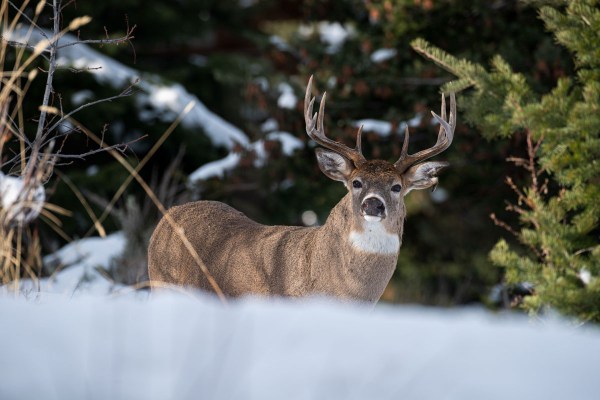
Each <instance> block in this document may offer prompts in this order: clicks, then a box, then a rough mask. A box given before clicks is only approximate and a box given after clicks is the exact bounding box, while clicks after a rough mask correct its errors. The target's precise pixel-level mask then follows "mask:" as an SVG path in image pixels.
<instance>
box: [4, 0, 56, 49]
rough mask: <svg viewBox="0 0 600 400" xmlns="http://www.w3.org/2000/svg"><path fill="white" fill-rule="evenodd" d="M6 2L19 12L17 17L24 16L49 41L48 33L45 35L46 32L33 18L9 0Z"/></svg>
mask: <svg viewBox="0 0 600 400" xmlns="http://www.w3.org/2000/svg"><path fill="white" fill-rule="evenodd" d="M8 4H10V6H11V7H12V8H14V9H15V10H16V11H17V13H18V14H19V17H23V18H25V19H26V20H27V22H29V23H30V24H31V26H34V27H36V28H37V29H38V30H39V31H40V34H41V35H42V36H43V37H45V38H46V39H47V40H48V41H49V42H50V38H49V37H48V35H46V32H45V31H44V30H43V29H42V28H40V27H39V25H38V24H37V23H36V22H35V21H34V20H32V19H31V18H29V16H28V15H27V14H25V13H24V12H22V11H21V9H20V8H19V7H17V6H16V5H15V4H14V3H13V2H12V1H11V0H8Z"/></svg>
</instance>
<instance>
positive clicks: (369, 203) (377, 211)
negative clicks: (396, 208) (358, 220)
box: [361, 197, 385, 220]
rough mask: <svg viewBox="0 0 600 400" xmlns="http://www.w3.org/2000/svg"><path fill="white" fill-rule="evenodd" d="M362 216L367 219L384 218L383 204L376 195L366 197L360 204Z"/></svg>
mask: <svg viewBox="0 0 600 400" xmlns="http://www.w3.org/2000/svg"><path fill="white" fill-rule="evenodd" d="M361 211H362V215H363V217H365V219H366V220H369V219H371V218H369V217H374V218H378V219H382V218H385V204H383V201H381V200H380V199H379V198H377V197H367V198H366V199H364V201H363V203H362V205H361Z"/></svg>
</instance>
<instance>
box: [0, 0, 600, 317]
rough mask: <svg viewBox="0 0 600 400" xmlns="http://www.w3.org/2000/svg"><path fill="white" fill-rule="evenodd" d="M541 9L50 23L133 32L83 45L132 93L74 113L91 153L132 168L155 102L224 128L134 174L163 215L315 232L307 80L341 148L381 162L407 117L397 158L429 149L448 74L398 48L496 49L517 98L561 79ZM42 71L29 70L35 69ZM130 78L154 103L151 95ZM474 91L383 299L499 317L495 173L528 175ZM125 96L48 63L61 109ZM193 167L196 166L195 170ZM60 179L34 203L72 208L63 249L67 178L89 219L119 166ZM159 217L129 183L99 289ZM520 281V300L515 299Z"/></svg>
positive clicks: (392, 151)
mask: <svg viewBox="0 0 600 400" xmlns="http://www.w3.org/2000/svg"><path fill="white" fill-rule="evenodd" d="M541 3H548V4H551V3H554V4H558V3H561V4H562V3H564V2H556V1H555V2H519V1H502V0H497V1H460V0H453V1H449V0H448V1H435V0H395V1H391V0H344V1H323V0H305V1H289V0H279V1H276V0H218V1H216V0H214V1H213V0H203V1H196V0H177V1H163V0H144V1H142V0H105V1H102V2H89V1H77V2H72V3H70V4H66V2H65V5H66V6H65V7H64V10H63V21H70V20H72V19H73V18H75V17H78V16H81V15H89V16H90V17H91V18H92V21H91V22H90V23H89V24H87V25H85V26H82V27H81V28H80V29H78V30H77V32H73V33H74V34H76V35H77V36H79V37H80V38H98V37H99V38H102V37H105V36H107V37H121V36H124V35H126V33H127V30H128V29H130V28H132V27H134V26H135V30H134V32H133V36H134V38H133V39H132V41H131V43H128V42H124V43H122V44H120V45H118V46H116V45H106V46H102V45H95V46H92V47H94V48H95V49H96V50H98V51H99V52H101V53H102V54H104V55H105V56H107V57H109V58H110V59H112V60H114V61H116V62H118V63H120V64H121V65H123V66H126V67H128V68H131V69H133V70H135V71H136V74H139V77H140V84H139V85H138V86H137V87H136V86H134V88H135V89H134V90H135V93H134V94H133V95H131V96H127V97H124V98H120V99H117V100H115V101H111V102H106V103H102V104H98V105H95V106H93V107H89V108H87V109H83V110H81V111H80V112H79V113H77V114H76V116H75V117H76V118H77V120H78V121H80V122H82V123H83V124H84V125H85V126H86V127H87V128H88V129H90V130H91V131H93V132H96V134H98V135H100V134H102V135H103V138H104V140H105V141H106V142H107V143H111V144H112V143H124V142H128V141H131V140H135V139H136V138H141V139H140V140H138V141H135V142H134V143H132V144H131V145H129V147H128V149H127V151H126V152H125V155H126V157H127V158H128V160H129V162H131V163H132V164H133V165H136V164H137V163H139V161H140V160H141V159H143V158H144V156H145V155H146V154H147V153H148V151H149V150H150V149H151V148H152V146H153V145H154V144H155V143H156V142H157V141H158V140H159V139H160V138H161V136H162V135H163V133H164V132H165V131H166V130H167V128H168V127H169V126H170V125H171V123H172V121H173V120H174V118H175V117H176V116H177V113H176V112H173V110H172V109H170V110H169V109H168V107H163V108H161V107H160V106H159V105H160V104H163V105H164V104H167V103H169V102H171V103H172V102H175V101H176V100H178V99H179V100H181V99H182V98H187V97H185V96H188V95H189V96H192V97H193V96H196V97H197V99H198V100H199V101H200V102H201V103H203V104H204V105H205V106H206V108H207V109H208V110H209V111H210V113H211V114H210V115H213V114H215V115H217V116H220V117H221V118H222V119H223V120H224V121H226V122H224V123H225V124H227V129H226V130H229V131H232V130H233V132H237V134H239V136H238V138H242V139H239V140H238V141H236V140H233V141H231V140H229V139H227V140H225V139H223V138H221V139H222V140H219V138H218V137H215V136H218V135H219V134H220V133H219V132H221V128H219V129H216V128H215V130H212V131H211V130H210V128H207V127H210V125H209V124H204V123H202V122H200V123H197V124H194V123H193V121H191V120H190V121H188V122H189V123H187V124H186V123H185V120H184V122H183V123H181V124H179V125H178V126H177V128H176V129H175V131H174V132H173V133H172V134H171V135H170V136H169V137H168V139H167V140H166V141H165V142H164V144H162V145H161V146H160V147H159V149H158V151H157V152H156V153H155V154H153V156H152V158H151V159H150V161H149V162H148V164H147V165H145V166H144V168H143V169H142V170H141V174H142V176H143V177H144V178H145V179H146V180H147V181H148V182H151V184H152V185H153V186H152V187H153V188H154V189H155V190H156V191H157V193H159V194H160V197H161V200H162V201H163V202H164V203H165V204H166V205H173V204H177V203H181V202H184V201H189V200H195V199H211V200H219V201H223V202H226V203H228V204H230V205H232V206H234V207H235V208H237V209H239V210H241V211H243V212H244V213H246V214H247V215H248V216H249V217H251V218H252V219H254V220H256V221H259V222H261V223H265V224H285V225H302V224H304V225H311V224H319V223H323V222H324V221H325V219H326V218H327V215H328V213H329V210H331V208H332V207H333V206H334V205H335V204H336V203H337V202H338V201H339V200H340V199H341V197H342V196H343V195H344V194H345V189H344V187H343V186H342V185H341V184H339V183H337V182H333V181H330V180H329V179H328V178H326V177H325V176H324V175H323V174H322V173H321V172H320V171H319V169H318V166H317V163H316V162H315V156H314V144H313V143H310V141H309V140H308V138H307V136H306V133H305V128H304V120H303V111H302V109H303V96H304V90H305V88H306V84H307V81H308V78H309V77H310V75H314V80H315V87H314V92H315V93H316V94H322V93H323V92H324V91H327V92H328V103H327V111H326V117H325V124H326V129H327V132H328V135H329V136H330V137H333V138H335V139H336V140H339V141H342V142H344V143H346V144H349V145H350V144H352V143H353V141H354V137H355V133H356V128H357V126H358V125H359V124H361V123H363V124H365V135H364V139H363V143H364V153H365V155H366V156H367V157H368V158H383V159H387V160H390V161H393V160H395V159H397V157H398V155H399V153H400V148H401V144H402V139H403V132H404V127H405V126H406V124H408V126H409V127H410V129H411V142H410V146H411V148H410V152H411V153H412V152H416V151H418V150H421V149H424V148H427V147H430V146H432V145H433V143H434V142H435V138H436V135H437V127H436V126H435V125H433V124H432V121H431V114H430V111H431V110H433V111H435V112H437V113H439V110H440V92H441V90H442V86H443V85H445V84H446V85H447V84H448V82H450V81H452V80H454V79H455V78H456V74H451V73H449V72H448V71H447V69H448V68H446V69H443V68H440V66H438V65H436V63H435V62H432V61H431V60H430V59H427V58H426V57H423V55H421V54H419V52H417V51H415V48H414V47H415V46H414V42H413V41H414V40H415V39H418V38H422V39H424V40H426V41H427V42H428V43H430V44H431V45H433V46H435V47H437V48H439V49H441V50H443V51H444V52H445V53H446V54H451V55H453V56H454V57H456V58H457V59H464V60H468V61H469V62H471V63H473V64H480V65H482V68H485V69H491V70H494V68H496V69H498V68H497V65H496V66H493V65H492V64H491V60H493V59H494V57H497V56H500V57H501V58H502V59H503V60H504V61H505V62H506V63H507V64H508V65H510V67H511V68H512V72H513V73H514V74H518V76H519V77H520V78H521V79H522V82H525V83H526V85H527V87H528V88H530V90H531V91H532V92H534V93H540V94H545V93H548V92H550V91H551V90H552V89H553V88H554V87H555V86H556V85H557V82H558V80H559V79H560V78H563V77H567V76H571V75H573V74H574V71H575V62H574V61H573V57H572V56H571V53H570V52H569V51H568V50H566V49H565V48H564V47H563V46H562V45H561V44H559V43H557V41H556V38H555V36H554V35H553V34H552V33H551V32H549V30H548V26H547V25H546V24H545V22H544V21H543V20H542V19H541V18H540V6H539V4H541ZM560 7H564V5H562V6H560ZM33 8H34V7H33V6H32V7H31V10H29V9H28V10H27V12H29V13H32V12H33ZM31 15H32V14H31ZM50 17H51V14H50V13H47V14H42V16H41V18H40V20H39V22H38V24H39V25H40V26H45V27H51V26H52V21H51V20H50ZM411 43H413V46H411ZM430 58H431V57H430ZM434 61H435V60H434ZM437 64H440V60H439V59H438V60H437ZM43 65H44V61H43V60H39V62H38V65H37V66H38V67H39V68H43ZM491 65H492V66H491ZM457 68H458V67H457ZM488 83H489V84H490V85H492V86H493V84H494V82H493V81H492V82H488ZM496 83H497V84H498V85H500V82H496ZM145 84H151V85H154V86H152V88H154V89H156V88H163V89H164V92H160V96H158V95H157V93H159V92H157V91H154V93H153V92H151V90H149V89H148V86H144V85H145ZM473 85H474V88H475V90H479V89H481V86H478V85H477V84H473V83H472V84H471V86H472V88H471V89H466V91H462V92H459V93H458V94H457V103H458V108H459V111H458V127H457V129H456V134H455V140H454V143H453V144H452V146H451V148H450V149H449V150H447V151H446V152H445V153H443V154H442V155H441V156H438V157H437V159H439V160H447V161H449V162H450V163H451V167H450V168H448V169H447V170H446V171H444V173H443V174H442V176H441V179H440V185H439V186H438V188H437V190H436V191H435V192H430V191H418V192H412V193H410V194H409V195H408V197H407V199H406V201H407V207H408V218H407V220H406V224H405V233H404V240H403V245H402V248H401V252H400V257H399V260H398V268H397V271H396V273H395V274H394V277H393V279H392V281H391V283H390V285H389V287H388V288H387V289H386V291H385V293H384V296H383V299H382V300H383V301H386V302H396V303H421V304H428V305H440V306H453V305H464V304H471V303H484V304H487V305H490V306H493V307H503V306H510V304H511V302H513V300H514V298H515V296H516V297H518V296H520V294H516V295H515V293H514V291H515V290H517V291H518V289H519V288H518V287H517V288H516V287H515V286H514V285H515V283H518V281H519V279H520V278H519V279H513V280H512V282H511V285H513V286H510V287H509V286H507V284H506V276H505V275H506V269H505V268H504V267H503V266H502V265H499V264H501V263H498V262H495V263H493V262H492V260H491V258H490V252H491V251H492V249H494V246H495V245H496V244H497V243H498V241H499V240H501V239H505V240H506V243H508V244H507V245H508V246H516V249H517V250H516V251H517V252H522V251H523V250H522V249H523V248H526V246H521V245H520V244H519V243H518V242H519V240H518V235H513V234H511V233H510V232H509V231H508V230H507V229H506V227H507V226H508V227H511V226H512V227H514V229H515V230H516V231H519V228H518V225H519V223H520V221H519V219H518V216H519V214H518V213H514V212H512V211H511V210H507V209H506V204H507V203H513V202H516V201H517V200H518V198H517V195H516V194H515V192H514V190H513V189H511V187H510V185H507V184H506V181H505V179H506V177H507V176H508V177H511V179H512V181H513V182H514V183H515V185H517V186H519V187H520V186H522V185H528V179H529V178H530V173H529V172H528V171H527V170H526V169H523V168H521V167H520V166H519V165H518V163H517V165H516V163H514V162H508V161H507V158H508V157H517V158H518V157H525V158H527V156H528V152H527V149H528V148H527V140H528V139H531V138H530V137H529V136H528V135H527V134H526V132H527V131H526V130H524V129H522V128H521V127H514V126H511V127H508V128H506V131H507V132H508V131H509V133H504V134H503V135H495V134H492V133H491V132H489V131H486V129H485V127H486V126H487V125H486V124H485V123H478V122H479V121H478V120H477V116H478V114H477V113H475V112H474V111H473V110H472V109H471V110H470V109H468V107H467V106H473V104H474V101H473V99H477V98H476V97H472V96H471V97H470V99H471V101H470V102H466V98H467V96H470V95H469V94H468V93H470V91H471V92H472V91H473ZM125 86H126V84H120V85H119V84H118V83H116V84H115V82H114V81H113V82H111V80H110V77H109V79H98V78H97V77H95V76H94V73H93V71H88V72H86V71H81V70H77V71H73V70H72V69H71V70H70V69H69V68H65V69H59V70H58V71H57V73H56V75H55V80H54V87H55V91H56V94H55V97H53V99H54V100H53V101H54V103H53V105H54V106H57V104H58V103H59V101H60V105H61V107H64V108H65V109H73V108H76V107H78V106H79V105H81V104H82V103H84V102H89V101H94V100H96V99H100V98H103V97H109V96H113V95H115V93H118V92H119V91H120V90H122V89H123V88H124V87H125ZM467 86H469V85H463V87H462V88H460V89H465V88H466V87H467ZM446 88H451V86H446ZM43 90H44V80H43V79H37V80H36V81H35V82H34V84H33V85H32V86H31V88H30V89H29V93H28V99H30V101H29V102H27V103H25V104H24V105H23V107H24V110H25V111H24V115H26V116H28V117H27V118H28V119H27V120H26V124H27V123H31V124H32V125H34V124H35V123H36V122H37V121H36V119H35V116H36V113H38V111H37V109H36V107H37V105H36V104H39V101H41V99H42V96H43ZM184 94H185V96H184ZM155 95H156V96H158V97H156V96H155ZM153 96H155V97H153ZM482 96H485V95H484V94H482ZM488 97H489V96H488ZM492 97H493V96H492ZM538 97H539V96H538ZM483 98H485V97H483ZM36 101H37V103H36ZM502 101H504V98H502V99H501V102H500V103H499V104H500V106H498V108H501V107H502ZM161 102H162V103H161ZM157 104H158V105H157ZM475 104H476V103H475ZM183 105H185V104H183ZM479 111H481V110H479ZM480 114H481V112H480ZM207 115H208V114H207ZM211 118H212V117H211ZM487 122H488V125H489V121H487ZM502 123H503V121H501V120H499V122H498V124H502ZM594 134H595V135H596V137H597V132H596V133H594ZM534 139H536V140H537V139H538V138H537V137H534ZM61 146H62V148H63V149H64V150H65V151H67V150H68V151H70V152H75V153H76V152H83V151H85V150H84V149H88V148H89V147H90V146H91V144H90V141H89V139H87V138H86V137H85V135H71V136H69V138H68V140H66V141H65V142H64V143H62V144H61ZM232 154H233V155H234V156H232ZM219 160H221V161H219ZM215 161H216V162H217V163H216V164H208V163H211V162H215ZM207 164H208V165H209V166H212V169H211V168H204V169H202V167H203V166H204V167H206V166H207ZM59 169H60V174H54V176H53V178H52V179H51V181H50V182H49V184H48V185H47V186H46V190H47V193H48V198H49V201H50V202H52V203H55V204H59V205H60V206H61V207H64V208H66V209H68V210H71V211H72V213H73V214H72V216H69V217H61V220H62V224H63V227H62V229H63V230H64V232H66V233H68V238H72V239H75V238H79V237H83V236H85V235H89V234H90V229H91V228H92V226H93V223H92V221H91V220H90V217H89V215H88V212H86V211H85V209H84V207H83V205H82V202H81V200H80V199H79V198H78V196H77V195H76V193H75V192H74V191H73V190H72V189H71V188H70V185H71V184H72V185H73V186H75V187H77V188H78V189H79V190H80V191H81V193H82V194H83V195H84V196H85V198H86V199H87V200H88V202H89V203H90V206H91V207H92V208H93V209H94V210H95V213H96V215H100V214H102V211H103V209H104V207H105V206H106V204H107V203H108V201H109V200H110V199H111V198H112V197H113V195H114V194H115V193H116V191H117V190H118V189H119V187H120V186H121V185H122V183H123V181H124V180H125V179H126V178H127V177H128V175H129V172H128V171H127V170H125V169H124V168H123V167H122V166H121V165H119V163H118V162H117V161H116V160H115V159H114V158H113V157H111V156H110V155H108V154H106V153H104V154H97V155H91V156H88V157H86V158H85V159H83V160H74V161H73V162H69V163H63V165H60V167H59ZM4 172H6V171H4ZM540 179H541V178H540ZM67 181H69V182H70V183H67ZM557 188H558V186H557ZM556 190H558V189H556ZM492 214H494V215H495V218H494V219H492V218H491V215H492ZM159 217H160V214H159V213H158V211H157V210H156V208H155V207H154V206H153V205H152V204H151V203H150V202H149V200H148V199H147V195H146V194H145V193H144V192H143V191H142V190H141V189H140V188H139V186H137V185H136V184H135V183H134V184H131V185H129V186H128V187H127V189H126V191H125V193H124V195H123V196H121V197H120V199H119V201H118V202H117V205H116V208H115V210H114V211H113V212H112V213H111V216H110V218H109V219H107V220H106V221H105V222H104V226H105V228H106V229H107V230H108V231H109V232H110V231H115V230H123V231H124V232H125V233H126V236H127V240H128V242H127V247H126V253H125V254H124V255H123V256H122V258H121V259H120V260H116V261H115V262H114V263H115V267H114V268H113V269H112V270H111V271H108V273H109V274H110V275H111V276H112V278H114V279H117V280H120V281H123V282H125V283H129V284H132V283H136V282H139V281H140V280H143V279H144V275H143V274H144V273H145V269H144V268H145V252H146V248H147V240H148V238H149V236H150V234H151V232H152V229H153V228H154V226H155V224H156V223H157V221H158V219H159ZM498 221H503V222H502V223H498ZM502 224H505V225H504V227H503V226H499V225H502ZM592 225H593V224H592ZM39 229H40V236H41V238H42V240H41V243H42V245H43V252H44V253H50V252H53V251H55V250H57V249H58V248H60V247H61V246H63V245H64V244H65V242H66V239H65V238H64V237H60V236H59V235H57V234H56V233H55V232H53V231H52V230H51V229H49V227H48V226H46V225H44V224H43V223H40V225H39ZM597 232H598V230H597V225H593V226H592V228H591V229H590V230H589V231H588V232H587V233H586V235H591V236H590V237H591V238H592V244H594V241H595V243H597V236H598V235H597ZM503 243H504V242H503ZM574 251H575V249H574ZM534 259H535V257H534ZM590 265H592V264H590ZM593 265H596V264H593ZM46 268H48V267H46ZM590 268H592V267H590ZM593 268H596V267H593ZM47 273H50V272H49V270H48V271H44V272H43V273H42V274H47ZM527 287H528V286H527V285H525V289H523V287H521V289H523V290H524V292H525V293H528V289H527ZM517 302H518V301H517Z"/></svg>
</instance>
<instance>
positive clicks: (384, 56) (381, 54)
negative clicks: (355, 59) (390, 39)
mask: <svg viewBox="0 0 600 400" xmlns="http://www.w3.org/2000/svg"><path fill="white" fill-rule="evenodd" d="M396 54H398V51H397V50H396V49H377V50H375V51H374V52H373V53H371V61H372V62H374V63H376V64H378V63H382V62H384V61H387V60H390V59H392V58H394V57H396Z"/></svg>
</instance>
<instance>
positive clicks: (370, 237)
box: [312, 194, 402, 302]
mask: <svg viewBox="0 0 600 400" xmlns="http://www.w3.org/2000/svg"><path fill="white" fill-rule="evenodd" d="M401 238H402V221H398V223H397V224H389V223H388V224H384V223H383V222H367V221H362V220H361V219H359V218H356V217H355V212H354V210H353V209H352V199H351V196H350V194H348V195H346V196H345V197H344V198H343V199H342V200H341V201H340V202H339V203H338V204H337V205H336V206H335V207H334V208H333V210H332V211H331V214H330V215H329V218H328V219H327V222H326V223H325V224H324V225H323V226H322V227H321V228H320V229H319V233H318V234H317V241H316V243H315V249H314V250H315V254H314V256H315V257H316V258H318V259H319V261H320V262H317V263H315V264H314V265H315V266H318V268H319V271H315V270H313V271H312V272H313V276H314V277H315V280H316V281H317V283H318V284H317V286H319V287H320V289H321V290H322V291H323V292H328V293H331V294H334V295H337V296H340V297H348V298H360V299H363V300H365V301H371V302H376V301H377V300H378V299H379V297H381V294H382V293H383V290H384V289H385V287H386V286H387V283H388V282H389V280H390V278H391V276H392V273H393V272H394V270H395V268H396V262H397V260H398V253H399V250H400V244H401ZM323 259H326V260H327V262H323Z"/></svg>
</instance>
